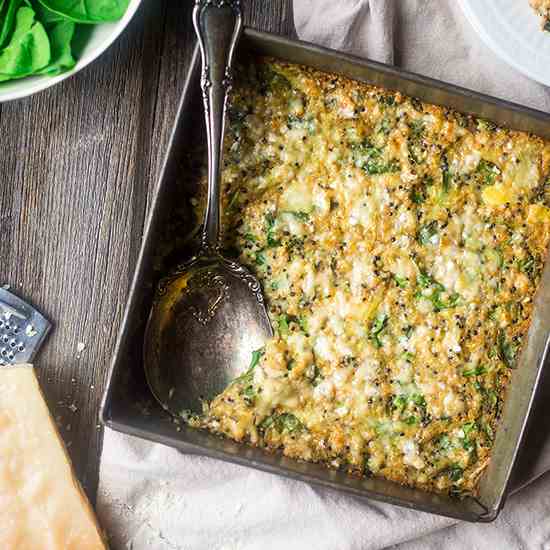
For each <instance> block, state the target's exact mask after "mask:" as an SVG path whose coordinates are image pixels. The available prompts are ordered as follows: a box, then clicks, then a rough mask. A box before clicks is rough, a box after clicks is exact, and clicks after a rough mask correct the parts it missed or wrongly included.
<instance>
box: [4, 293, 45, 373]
mask: <svg viewBox="0 0 550 550" xmlns="http://www.w3.org/2000/svg"><path fill="white" fill-rule="evenodd" d="M51 326H52V325H51V323H50V322H49V321H48V320H47V319H46V318H45V317H44V316H43V315H42V314H40V313H39V312H38V311H36V309H34V308H33V307H32V306H30V305H29V304H27V303H26V302H24V301H23V300H21V298H18V297H17V296H15V295H14V294H12V293H11V292H8V291H7V290H6V289H5V288H0V367H2V366H6V365H15V364H17V363H30V362H32V360H33V359H34V356H35V355H36V352H37V351H38V348H39V347H40V346H41V344H42V342H43V341H44V338H46V335H47V334H48V332H49V330H50V328H51Z"/></svg>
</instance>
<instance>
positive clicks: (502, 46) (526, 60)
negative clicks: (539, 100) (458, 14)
mask: <svg viewBox="0 0 550 550" xmlns="http://www.w3.org/2000/svg"><path fill="white" fill-rule="evenodd" d="M458 3H459V4H460V6H461V8H462V11H463V12H464V14H465V16H466V18H467V19H468V21H469V22H470V23H471V25H472V26H473V27H474V29H475V30H476V32H477V33H478V34H479V36H480V37H481V39H482V40H483V41H484V42H485V44H487V46H489V48H491V50H493V52H494V53H496V54H497V55H498V56H499V57H501V58H502V59H503V60H504V61H506V62H507V63H509V64H510V65H512V67H514V68H515V69H517V70H518V71H520V72H522V73H523V74H525V75H527V76H528V77H530V78H532V79H534V80H538V81H539V82H541V83H542V84H546V85H547V86H550V33H549V32H544V31H543V30H542V28H541V20H540V18H539V17H538V16H537V14H536V13H535V11H534V10H533V9H532V8H531V7H530V6H529V0H492V1H490V0H458Z"/></svg>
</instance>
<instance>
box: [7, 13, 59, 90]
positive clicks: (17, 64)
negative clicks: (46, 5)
mask: <svg viewBox="0 0 550 550" xmlns="http://www.w3.org/2000/svg"><path fill="white" fill-rule="evenodd" d="M50 59H51V53H50V41H49V39H48V35H47V34H46V31H45V29H44V27H43V25H42V24H41V23H40V22H38V21H36V20H35V13H34V10H32V9H31V8H29V7H26V6H24V7H22V8H19V10H18V11H17V14H16V17H15V30H14V31H13V34H12V36H11V39H10V41H9V43H8V45H7V46H6V48H4V50H3V51H2V53H1V54H0V81H4V80H10V79H13V78H23V77H25V76H28V75H30V74H33V73H36V72H37V71H39V70H40V69H43V68H44V67H45V66H46V65H48V63H49V62H50Z"/></svg>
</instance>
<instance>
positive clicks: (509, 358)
mask: <svg viewBox="0 0 550 550" xmlns="http://www.w3.org/2000/svg"><path fill="white" fill-rule="evenodd" d="M497 349H498V356H499V358H500V360H501V361H502V362H503V363H504V364H505V365H506V366H507V367H508V368H509V369H515V368H516V355H517V352H518V346H517V345H515V344H513V343H511V342H508V341H507V340H506V334H505V332H504V331H503V330H500V331H499V333H498V336H497Z"/></svg>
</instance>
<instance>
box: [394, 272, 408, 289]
mask: <svg viewBox="0 0 550 550" xmlns="http://www.w3.org/2000/svg"><path fill="white" fill-rule="evenodd" d="M393 278H394V280H395V284H396V285H397V286H398V287H399V288H407V286H409V279H407V278H406V277H399V275H394V276H393Z"/></svg>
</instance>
